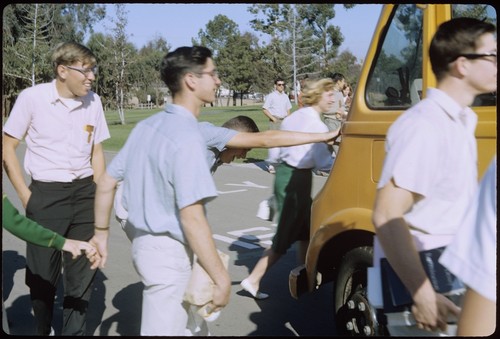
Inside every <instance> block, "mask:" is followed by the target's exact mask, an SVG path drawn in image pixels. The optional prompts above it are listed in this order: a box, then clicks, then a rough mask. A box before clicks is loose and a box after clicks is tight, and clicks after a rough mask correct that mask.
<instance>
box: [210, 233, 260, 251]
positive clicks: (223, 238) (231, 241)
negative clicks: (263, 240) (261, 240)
mask: <svg viewBox="0 0 500 339" xmlns="http://www.w3.org/2000/svg"><path fill="white" fill-rule="evenodd" d="M214 239H217V240H220V241H224V242H226V243H228V244H231V245H236V246H240V247H243V248H246V249H249V250H255V249H257V248H260V246H257V245H254V244H251V243H249V242H246V241H240V240H235V239H233V238H229V237H226V236H223V235H219V234H214Z"/></svg>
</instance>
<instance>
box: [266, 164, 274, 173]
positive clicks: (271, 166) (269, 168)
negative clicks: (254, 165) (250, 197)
mask: <svg viewBox="0 0 500 339" xmlns="http://www.w3.org/2000/svg"><path fill="white" fill-rule="evenodd" d="M267 171H268V172H269V173H271V174H274V173H276V170H275V169H274V166H273V165H269V166H267Z"/></svg>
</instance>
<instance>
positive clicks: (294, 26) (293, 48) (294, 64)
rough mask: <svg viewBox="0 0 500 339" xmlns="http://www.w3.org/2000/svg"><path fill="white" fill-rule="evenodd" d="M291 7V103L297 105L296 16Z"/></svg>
mask: <svg viewBox="0 0 500 339" xmlns="http://www.w3.org/2000/svg"><path fill="white" fill-rule="evenodd" d="M295 6H296V5H293V7H292V8H293V10H292V15H293V28H292V58H293V102H294V103H297V61H296V58H295V46H296V45H295V38H296V36H295V29H296V15H295V10H296V8H295Z"/></svg>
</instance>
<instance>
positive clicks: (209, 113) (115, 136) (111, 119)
mask: <svg viewBox="0 0 500 339" xmlns="http://www.w3.org/2000/svg"><path fill="white" fill-rule="evenodd" d="M160 110H161V109H137V110H125V122H126V125H121V124H120V119H119V117H118V113H117V112H116V111H107V112H106V120H107V122H108V126H109V132H110V134H111V138H110V139H108V140H106V141H104V143H103V146H104V149H105V150H106V151H118V150H120V148H121V147H123V145H124V144H125V141H126V140H127V137H128V135H129V133H130V131H131V130H132V129H133V128H134V127H135V125H136V124H137V122H139V121H141V120H143V119H145V118H147V117H149V116H151V115H153V114H155V113H157V112H159V111H160ZM238 115H246V116H248V117H250V118H252V119H253V120H254V121H255V123H256V124H257V126H258V127H259V130H261V131H265V130H267V129H268V121H269V120H268V119H267V118H266V116H265V115H264V113H262V104H258V105H248V106H229V107H226V106H224V107H204V108H202V111H201V115H200V117H199V119H198V120H199V121H208V122H210V123H213V124H214V125H216V126H221V125H222V124H223V123H224V122H226V121H227V120H229V119H231V118H233V117H235V116H238ZM266 157H267V149H259V148H255V149H252V150H251V151H250V152H248V154H247V160H242V159H236V160H235V162H254V161H262V160H264V159H265V158H266Z"/></svg>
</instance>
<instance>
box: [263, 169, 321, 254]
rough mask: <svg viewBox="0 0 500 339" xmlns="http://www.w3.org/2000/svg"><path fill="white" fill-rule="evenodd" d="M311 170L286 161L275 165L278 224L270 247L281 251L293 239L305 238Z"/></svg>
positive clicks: (282, 251) (309, 211) (307, 225)
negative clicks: (296, 166) (291, 164)
mask: <svg viewBox="0 0 500 339" xmlns="http://www.w3.org/2000/svg"><path fill="white" fill-rule="evenodd" d="M311 189H312V172H311V170H310V169H298V168H295V167H292V166H290V165H288V164H286V163H281V164H279V165H278V166H277V168H276V174H275V180H274V197H275V199H276V207H277V213H278V228H277V230H276V234H275V235H274V238H273V245H272V249H273V250H274V252H276V253H280V254H285V253H286V251H287V250H288V248H290V246H291V245H292V244H293V243H294V242H295V241H297V240H309V225H310V220H311V204H312V199H311Z"/></svg>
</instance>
